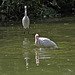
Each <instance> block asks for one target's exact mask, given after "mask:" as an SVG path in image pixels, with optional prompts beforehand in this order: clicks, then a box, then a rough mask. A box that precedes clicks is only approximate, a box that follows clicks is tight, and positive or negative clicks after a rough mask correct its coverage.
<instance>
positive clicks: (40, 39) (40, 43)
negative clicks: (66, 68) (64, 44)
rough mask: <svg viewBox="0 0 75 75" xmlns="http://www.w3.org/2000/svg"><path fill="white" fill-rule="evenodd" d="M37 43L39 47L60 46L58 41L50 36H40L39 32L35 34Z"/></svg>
mask: <svg viewBox="0 0 75 75" xmlns="http://www.w3.org/2000/svg"><path fill="white" fill-rule="evenodd" d="M35 45H36V46H39V47H55V48H58V47H57V45H56V43H54V42H53V41H51V40H50V39H48V38H44V37H39V35H38V34H36V35H35Z"/></svg>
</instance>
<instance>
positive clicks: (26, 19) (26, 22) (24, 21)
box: [22, 6, 30, 35]
mask: <svg viewBox="0 0 75 75" xmlns="http://www.w3.org/2000/svg"><path fill="white" fill-rule="evenodd" d="M24 8H25V16H24V17H23V19H22V25H23V27H24V35H25V29H28V34H29V24H30V20H29V17H28V16H27V6H24Z"/></svg>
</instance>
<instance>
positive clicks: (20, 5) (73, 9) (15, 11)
mask: <svg viewBox="0 0 75 75" xmlns="http://www.w3.org/2000/svg"><path fill="white" fill-rule="evenodd" d="M25 5H27V6H28V16H29V17H30V19H31V21H33V20H34V19H39V20H41V19H44V18H50V17H59V16H60V17H63V16H74V14H75V0H0V21H1V19H2V15H5V17H6V20H14V21H15V20H21V19H22V17H23V16H24V6H25Z"/></svg>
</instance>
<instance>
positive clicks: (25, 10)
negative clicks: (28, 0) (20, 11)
mask: <svg viewBox="0 0 75 75" xmlns="http://www.w3.org/2000/svg"><path fill="white" fill-rule="evenodd" d="M25 16H27V8H25Z"/></svg>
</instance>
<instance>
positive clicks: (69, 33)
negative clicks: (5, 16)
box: [0, 23, 75, 75]
mask: <svg viewBox="0 0 75 75" xmlns="http://www.w3.org/2000/svg"><path fill="white" fill-rule="evenodd" d="M36 33H38V34H39V35H40V36H42V37H47V38H49V39H51V40H53V41H54V42H55V43H56V44H57V45H58V49H52V48H51V49H50V48H45V49H43V50H41V51H40V48H38V47H36V46H35V44H34V35H35V34H36ZM0 74H1V75H41V74H42V75H75V24H71V23H70V24H69V23H58V24H55V23H53V24H31V25H30V33H29V35H28V34H27V31H26V34H25V36H24V32H23V27H22V26H21V25H17V26H15V24H9V26H7V27H0Z"/></svg>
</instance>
